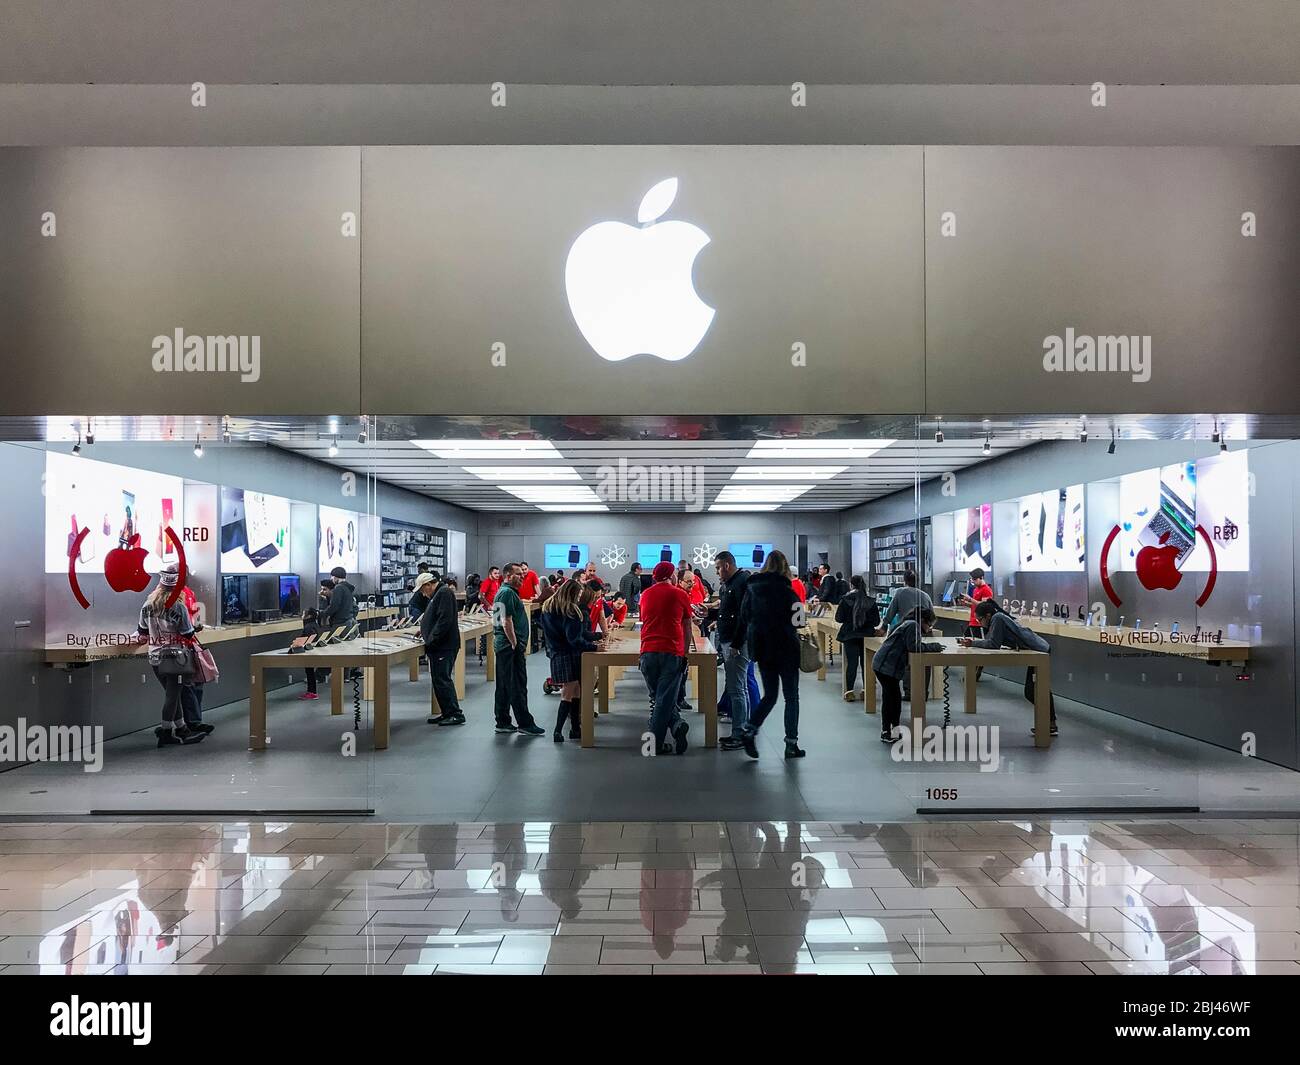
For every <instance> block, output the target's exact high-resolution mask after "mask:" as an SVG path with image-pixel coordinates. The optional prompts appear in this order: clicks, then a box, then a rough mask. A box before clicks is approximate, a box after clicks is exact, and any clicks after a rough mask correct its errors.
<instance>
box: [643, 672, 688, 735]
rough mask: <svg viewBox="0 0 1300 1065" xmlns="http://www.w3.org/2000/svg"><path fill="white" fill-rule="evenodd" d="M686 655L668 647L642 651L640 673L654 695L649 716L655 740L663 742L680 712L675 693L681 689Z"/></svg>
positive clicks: (680, 717) (674, 725)
mask: <svg viewBox="0 0 1300 1065" xmlns="http://www.w3.org/2000/svg"><path fill="white" fill-rule="evenodd" d="M685 672H686V659H685V657H684V656H682V655H672V654H669V653H668V652H667V651H646V652H644V653H643V654H642V655H641V675H642V676H643V677H645V683H646V687H647V688H649V689H650V691H651V692H652V693H653V695H654V700H655V709H654V713H653V714H652V715H651V717H650V731H651V732H652V733H654V738H655V743H657V744H662V743H663V742H664V740H665V737H666V736H667V735H668V732H669V730H670V729H673V728H676V726H677V722H679V721H680V720H681V719H682V715H681V714H680V713H678V712H677V696H678V693H680V692H681V690H682V676H683V675H684V674H685Z"/></svg>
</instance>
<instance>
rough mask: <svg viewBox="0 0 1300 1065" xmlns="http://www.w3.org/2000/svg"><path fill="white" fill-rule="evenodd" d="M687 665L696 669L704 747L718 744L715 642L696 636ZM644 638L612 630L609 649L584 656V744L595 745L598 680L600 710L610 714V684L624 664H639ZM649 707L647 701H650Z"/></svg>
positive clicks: (582, 706) (695, 680)
mask: <svg viewBox="0 0 1300 1065" xmlns="http://www.w3.org/2000/svg"><path fill="white" fill-rule="evenodd" d="M686 660H687V665H688V667H689V668H692V669H694V670H695V676H694V683H695V701H696V710H698V711H699V712H700V713H702V714H703V715H704V746H705V747H716V746H717V745H718V653H717V651H716V650H714V647H713V644H712V643H711V642H709V641H708V640H707V639H705V638H704V637H703V636H700V635H699V634H698V633H697V635H696V638H695V650H692V651H691V652H690V654H688V655H687V656H686ZM640 661H641V637H640V636H639V635H638V634H636V633H634V632H628V631H627V630H626V629H621V628H619V629H611V630H610V633H609V644H608V649H607V650H605V651H588V652H586V653H585V654H584V655H583V656H582V700H581V704H580V705H581V708H582V745H583V746H584V747H594V746H596V697H595V689H596V684H597V680H599V683H600V712H601V713H602V714H608V713H609V703H610V700H611V698H612V692H611V687H612V685H613V683H614V681H615V680H616V679H617V676H618V673H617V672H613V675H612V676H611V672H612V671H618V670H620V669H621V668H623V667H627V666H636V665H639V663H640ZM647 706H648V704H647Z"/></svg>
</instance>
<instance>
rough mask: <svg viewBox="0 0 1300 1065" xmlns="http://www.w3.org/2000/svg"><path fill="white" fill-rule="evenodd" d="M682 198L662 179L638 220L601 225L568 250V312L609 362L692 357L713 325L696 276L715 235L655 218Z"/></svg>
mask: <svg viewBox="0 0 1300 1065" xmlns="http://www.w3.org/2000/svg"><path fill="white" fill-rule="evenodd" d="M676 196H677V179H676V178H668V179H667V180H665V181H661V182H659V183H658V184H657V185H655V186H654V187H653V188H651V189H650V191H649V192H647V193H646V194H645V197H644V199H642V200H641V206H640V208H639V209H638V210H637V221H638V222H640V223H641V227H640V228H637V227H636V226H630V225H626V224H625V223H623V222H598V223H597V224H596V225H594V226H592V227H591V228H590V229H586V230H584V231H583V232H582V233H581V235H579V237H578V239H577V240H575V241H574V242H573V247H571V248H570V249H569V257H568V259H567V261H566V262H565V264H564V287H565V289H566V291H567V292H568V294H569V309H570V310H571V311H572V312H573V318H574V321H575V322H577V324H578V329H579V330H580V331H581V333H582V335H583V336H584V337H585V338H586V340H587V343H588V344H590V345H591V347H592V349H593V350H594V351H595V352H596V354H597V355H599V356H600V357H601V358H602V359H606V360H608V361H609V362H622V361H623V360H624V359H629V358H631V357H632V356H633V355H653V356H655V357H656V358H660V359H665V360H667V361H668V362H677V361H678V360H680V359H684V358H686V356H687V355H689V354H690V353H691V352H692V351H694V350H695V349H696V347H697V346H698V345H699V343H700V341H701V340H703V339H704V334H705V333H707V332H708V331H709V326H710V325H711V324H712V322H713V314H714V309H713V308H712V307H710V306H709V305H708V304H707V303H705V302H704V301H703V300H701V299H700V297H699V295H698V294H697V293H696V291H695V285H694V283H693V281H692V280H691V270H692V269H693V266H694V262H695V257H696V256H697V255H698V254H699V253H700V251H701V249H703V248H704V246H705V245H706V244H708V243H709V235H708V234H707V233H705V232H704V230H702V229H700V228H699V227H698V226H694V225H691V224H690V223H689V222H656V219H658V218H659V217H660V216H661V215H662V214H663V213H664V212H665V211H666V210H668V208H669V207H670V206H671V205H672V202H673V200H674V199H675V198H676Z"/></svg>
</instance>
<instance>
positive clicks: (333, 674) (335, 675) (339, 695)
mask: <svg viewBox="0 0 1300 1065" xmlns="http://www.w3.org/2000/svg"><path fill="white" fill-rule="evenodd" d="M343 675H344V669H343V667H342V666H334V667H332V668H331V669H330V713H331V714H333V715H334V716H338V715H339V714H341V713H343V684H344V681H343Z"/></svg>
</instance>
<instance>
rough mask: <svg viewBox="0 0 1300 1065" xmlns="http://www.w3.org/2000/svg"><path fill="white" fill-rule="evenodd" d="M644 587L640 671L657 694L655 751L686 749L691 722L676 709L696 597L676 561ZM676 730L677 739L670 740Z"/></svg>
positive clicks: (653, 721) (652, 720)
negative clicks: (690, 594)
mask: <svg viewBox="0 0 1300 1065" xmlns="http://www.w3.org/2000/svg"><path fill="white" fill-rule="evenodd" d="M652 576H653V577H654V584H652V585H651V586H650V587H649V588H647V589H646V590H645V591H644V592H642V593H641V675H642V676H643V677H645V682H646V687H648V688H649V689H650V691H651V693H652V694H653V696H654V704H655V705H654V714H653V715H652V716H651V718H650V731H651V732H653V733H654V738H655V753H656V754H674V753H676V754H685V753H686V733H687V732H688V731H689V727H688V726H687V724H686V722H685V721H683V720H682V715H681V714H680V712H679V711H678V709H677V701H678V696H679V695H680V693H681V689H682V678H683V676H684V675H685V673H686V652H687V650H688V649H689V647H690V641H691V601H690V598H689V597H688V596H687V594H686V593H685V592H684V591H683V590H682V589H681V588H680V587H679V586H678V584H677V579H676V570H675V569H674V567H673V564H672V563H671V562H660V563H659V564H658V565H657V566H655V568H654V571H653V574H652ZM669 735H671V736H672V738H673V742H672V743H671V744H670V743H668V742H667V739H668V736H669Z"/></svg>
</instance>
